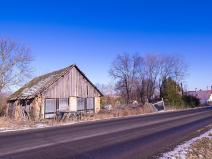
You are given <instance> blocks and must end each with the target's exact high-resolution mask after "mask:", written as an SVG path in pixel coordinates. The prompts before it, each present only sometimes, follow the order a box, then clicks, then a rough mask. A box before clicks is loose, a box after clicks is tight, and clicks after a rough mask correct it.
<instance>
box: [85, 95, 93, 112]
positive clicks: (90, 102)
mask: <svg viewBox="0 0 212 159" xmlns="http://www.w3.org/2000/svg"><path fill="white" fill-rule="evenodd" d="M86 105H87V110H93V109H94V98H87V99H86Z"/></svg>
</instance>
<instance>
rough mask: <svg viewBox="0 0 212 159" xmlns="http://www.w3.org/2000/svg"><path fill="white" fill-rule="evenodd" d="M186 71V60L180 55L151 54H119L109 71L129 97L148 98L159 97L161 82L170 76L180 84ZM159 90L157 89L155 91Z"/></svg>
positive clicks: (123, 93) (139, 99) (119, 89)
mask: <svg viewBox="0 0 212 159" xmlns="http://www.w3.org/2000/svg"><path fill="white" fill-rule="evenodd" d="M185 74H186V65H185V63H184V60H183V59H182V58H180V57H178V56H171V55H169V56H168V55H166V56H165V55H157V54H150V55H146V56H143V57H142V56H139V55H134V56H130V55H128V54H123V55H118V56H117V57H116V59H115V60H114V61H113V64H112V67H111V69H110V75H111V76H112V77H113V78H114V79H115V80H116V90H117V91H118V92H119V93H120V94H121V95H123V96H124V97H125V99H126V101H127V103H129V101H130V100H132V99H133V100H134V99H135V100H137V101H139V102H142V103H144V102H146V101H147V100H148V101H151V100H153V99H154V98H155V97H156V96H157V97H159V93H160V90H161V84H162V82H163V81H164V80H166V79H168V78H171V79H173V80H174V81H176V82H177V83H178V84H180V81H182V79H183V78H184V76H185ZM156 92H158V93H156Z"/></svg>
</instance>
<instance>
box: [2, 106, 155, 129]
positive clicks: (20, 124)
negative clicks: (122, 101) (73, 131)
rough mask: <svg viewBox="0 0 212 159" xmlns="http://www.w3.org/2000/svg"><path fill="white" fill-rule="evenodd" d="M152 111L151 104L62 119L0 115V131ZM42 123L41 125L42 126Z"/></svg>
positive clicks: (122, 107)
mask: <svg viewBox="0 0 212 159" xmlns="http://www.w3.org/2000/svg"><path fill="white" fill-rule="evenodd" d="M151 112H154V109H153V108H152V107H151V105H148V104H146V105H144V106H141V105H125V106H121V107H116V108H114V109H113V110H111V111H106V110H101V111H100V112H99V113H97V114H93V113H91V114H89V113H87V114H84V115H82V116H78V117H76V116H75V117H67V118H64V119H63V120H59V119H44V120H40V121H33V120H28V119H25V120H24V119H14V118H9V117H0V131H4V130H15V129H26V128H36V127H46V126H57V125H64V124H71V123H77V122H79V121H92V120H101V119H109V118H113V117H124V116H130V115H139V114H145V113H151ZM42 125H43V126H42Z"/></svg>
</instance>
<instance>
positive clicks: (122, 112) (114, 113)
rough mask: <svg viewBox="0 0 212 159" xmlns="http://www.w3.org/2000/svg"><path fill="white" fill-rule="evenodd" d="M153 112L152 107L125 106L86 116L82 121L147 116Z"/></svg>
mask: <svg viewBox="0 0 212 159" xmlns="http://www.w3.org/2000/svg"><path fill="white" fill-rule="evenodd" d="M152 112H154V109H153V107H151V106H150V105H148V104H146V105H144V106H141V105H125V106H123V107H115V108H113V109H112V110H111V111H107V110H101V111H100V112H99V113H97V114H91V115H89V114H88V115H86V116H83V117H82V120H100V119H109V118H113V117H125V116H131V115H139V114H147V113H152Z"/></svg>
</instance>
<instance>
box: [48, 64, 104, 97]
mask: <svg viewBox="0 0 212 159" xmlns="http://www.w3.org/2000/svg"><path fill="white" fill-rule="evenodd" d="M44 96H45V98H68V97H70V96H74V97H83V98H86V97H98V96H100V94H99V93H98V91H97V90H96V89H95V88H94V87H93V86H92V85H91V84H90V83H89V82H88V81H87V80H86V79H85V78H84V77H83V76H82V75H81V73H80V72H79V71H78V70H77V69H76V68H75V67H73V68H72V69H71V70H70V72H69V73H68V74H66V75H65V76H64V77H62V78H60V79H59V80H58V81H57V82H55V83H54V84H53V85H52V86H50V87H49V89H48V90H47V91H46V92H45V94H44Z"/></svg>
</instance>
